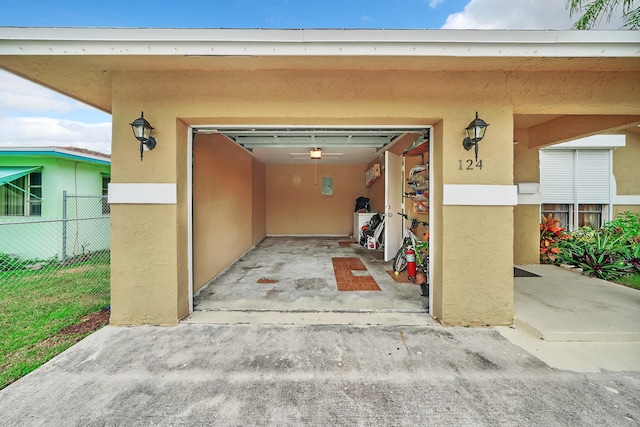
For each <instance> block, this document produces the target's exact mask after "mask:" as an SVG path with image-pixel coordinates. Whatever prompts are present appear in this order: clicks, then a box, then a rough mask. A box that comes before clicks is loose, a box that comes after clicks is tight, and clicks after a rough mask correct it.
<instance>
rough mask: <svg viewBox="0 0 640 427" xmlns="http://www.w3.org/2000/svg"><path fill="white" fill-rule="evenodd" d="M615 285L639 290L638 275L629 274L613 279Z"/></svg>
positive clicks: (639, 280) (639, 277)
mask: <svg viewBox="0 0 640 427" xmlns="http://www.w3.org/2000/svg"><path fill="white" fill-rule="evenodd" d="M615 282H616V283H620V284H621V285H625V286H628V287H630V288H634V289H638V290H640V274H629V275H628V276H623V277H619V278H617V279H615Z"/></svg>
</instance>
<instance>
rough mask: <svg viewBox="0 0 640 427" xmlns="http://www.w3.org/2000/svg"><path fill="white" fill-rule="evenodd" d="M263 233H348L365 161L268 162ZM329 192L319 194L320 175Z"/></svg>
mask: <svg viewBox="0 0 640 427" xmlns="http://www.w3.org/2000/svg"><path fill="white" fill-rule="evenodd" d="M266 170H267V173H266V175H267V200H266V205H267V235H270V236H277V235H294V236H295V235H298V236H305V235H306V236H317V235H326V236H351V234H353V211H354V208H355V200H356V198H358V197H360V196H364V194H365V192H366V187H365V170H366V164H349V165H339V164H326V163H323V162H322V160H318V161H317V163H316V164H315V165H313V164H304V165H291V164H268V165H267V167H266ZM323 177H331V178H332V179H333V195H322V178H323Z"/></svg>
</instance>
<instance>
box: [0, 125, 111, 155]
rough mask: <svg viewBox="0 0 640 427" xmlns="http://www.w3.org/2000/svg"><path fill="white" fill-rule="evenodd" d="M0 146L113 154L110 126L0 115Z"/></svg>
mask: <svg viewBox="0 0 640 427" xmlns="http://www.w3.org/2000/svg"><path fill="white" fill-rule="evenodd" d="M0 129H2V134H0V146H4V147H7V146H9V147H46V146H71V147H80V148H86V149H89V150H94V151H99V152H101V153H106V154H109V153H111V123H109V122H105V123H83V122H78V121H73V120H64V119H54V118H50V117H7V116H0Z"/></svg>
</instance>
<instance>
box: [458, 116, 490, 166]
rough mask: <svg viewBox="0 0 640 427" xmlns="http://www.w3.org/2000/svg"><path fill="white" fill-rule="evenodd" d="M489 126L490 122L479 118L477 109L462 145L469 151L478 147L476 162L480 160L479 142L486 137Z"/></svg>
mask: <svg viewBox="0 0 640 427" xmlns="http://www.w3.org/2000/svg"><path fill="white" fill-rule="evenodd" d="M487 126H489V124H488V123H487V122H485V121H484V120H482V119H480V118H478V112H477V111H476V118H475V119H474V120H472V121H471V123H469V126H467V128H466V131H467V137H466V138H465V139H464V141H462V146H463V147H464V149H465V150H467V151H469V150H471V147H474V146H475V147H476V162H477V161H478V143H479V142H480V141H481V140H482V138H484V133H485V132H486V131H487Z"/></svg>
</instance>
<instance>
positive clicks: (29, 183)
mask: <svg viewBox="0 0 640 427" xmlns="http://www.w3.org/2000/svg"><path fill="white" fill-rule="evenodd" d="M41 215H42V172H31V173H29V174H26V175H23V176H21V177H19V178H16V179H14V180H12V181H7V182H5V183H4V184H3V185H1V186H0V216H41Z"/></svg>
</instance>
